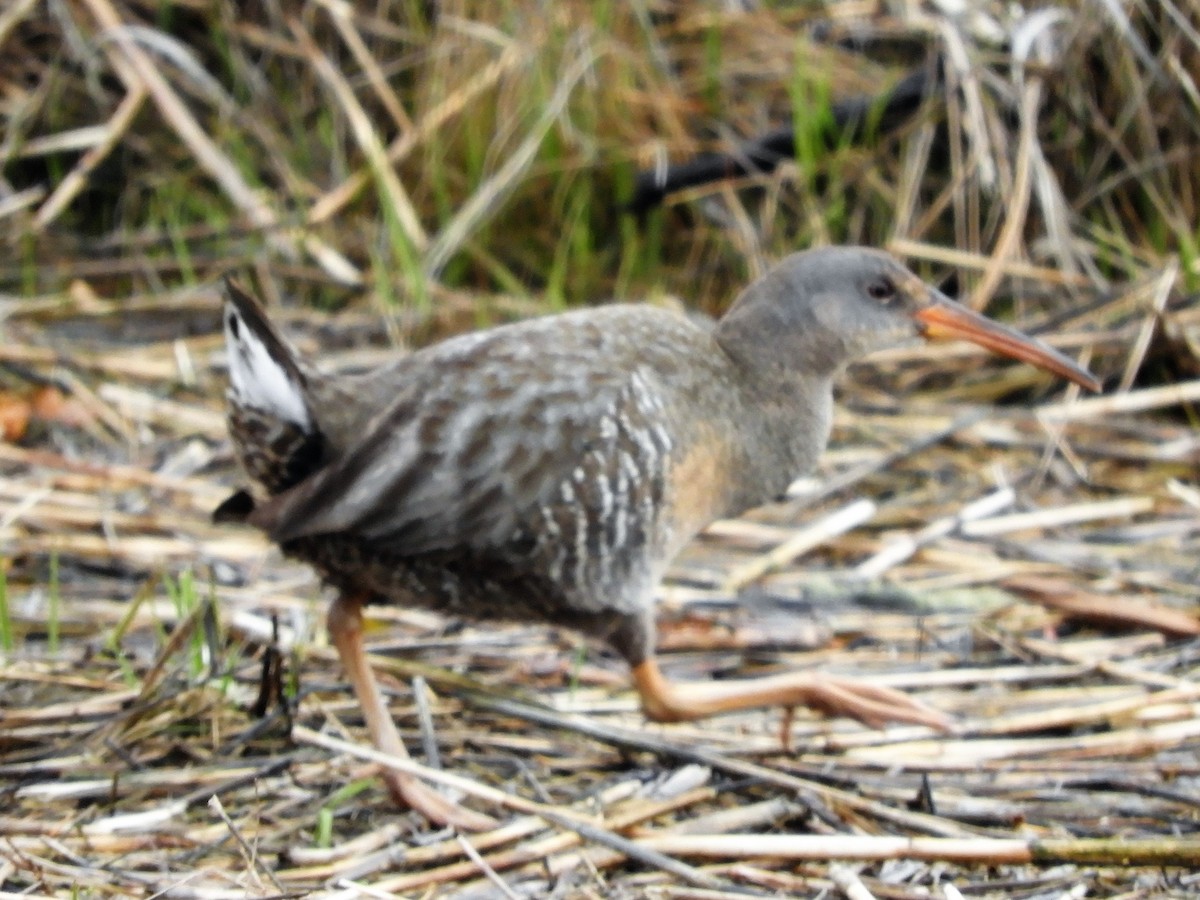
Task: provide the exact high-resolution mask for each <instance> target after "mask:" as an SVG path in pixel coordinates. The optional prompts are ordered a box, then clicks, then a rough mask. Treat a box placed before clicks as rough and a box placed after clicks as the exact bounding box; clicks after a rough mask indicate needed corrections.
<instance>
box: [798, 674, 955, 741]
mask: <svg viewBox="0 0 1200 900" xmlns="http://www.w3.org/2000/svg"><path fill="white" fill-rule="evenodd" d="M810 704H811V705H812V706H814V707H818V708H820V709H822V710H824V711H825V712H828V713H830V714H832V715H840V716H846V717H847V718H850V719H856V720H858V721H859V722H862V723H863V724H864V725H869V726H870V727H871V728H883V727H884V726H886V725H888V724H890V723H893V722H903V723H907V724H909V725H927V726H929V727H930V728H936V729H937V730H938V731H942V732H951V731H953V730H954V724H953V720H952V719H951V718H950V717H949V716H947V715H946V714H945V713H943V712H940V711H939V710H936V709H934V708H933V707H931V706H928V705H926V704H924V703H922V702H921V701H920V700H916V699H914V698H913V697H910V696H909V695H908V694H906V693H904V692H903V691H898V690H896V689H894V688H889V687H884V686H883V685H876V684H869V683H867V682H863V681H855V680H853V679H850V678H823V679H821V680H820V682H818V683H817V684H815V685H814V686H813V693H812V695H811V699H810Z"/></svg>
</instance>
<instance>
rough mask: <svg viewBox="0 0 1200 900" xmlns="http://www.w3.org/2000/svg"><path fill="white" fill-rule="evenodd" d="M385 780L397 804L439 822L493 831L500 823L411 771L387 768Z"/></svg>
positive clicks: (463, 829)
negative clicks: (458, 800) (459, 802)
mask: <svg viewBox="0 0 1200 900" xmlns="http://www.w3.org/2000/svg"><path fill="white" fill-rule="evenodd" d="M383 780H384V783H385V784H386V785H387V787H388V792H389V793H390V794H391V795H392V800H393V801H395V803H396V805H398V806H404V807H407V808H409V809H412V810H413V811H415V812H418V813H420V814H421V815H423V816H425V818H427V819H429V821H431V822H433V823H434V824H436V825H451V826H453V827H455V828H458V829H460V830H462V831H490V830H492V829H493V828H496V827H498V825H499V823H498V822H497V821H496V820H495V819H493V818H492V817H491V816H486V815H484V814H483V813H480V812H475V810H473V809H467V808H466V807H465V806H459V805H458V804H457V803H454V802H453V801H451V800H449V799H448V798H446V797H444V796H442V795H441V794H439V793H438V792H437V791H435V790H434V789H433V788H431V787H429V786H428V785H426V784H423V783H422V782H420V781H417V780H416V779H415V778H413V777H411V776H409V775H402V774H400V773H399V772H394V771H391V770H384V772H383Z"/></svg>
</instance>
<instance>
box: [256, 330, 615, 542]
mask: <svg viewBox="0 0 1200 900" xmlns="http://www.w3.org/2000/svg"><path fill="white" fill-rule="evenodd" d="M557 321H558V322H560V323H561V319H560V320H557ZM627 345H628V342H627V340H626V339H625V337H624V336H622V335H620V334H619V333H613V332H612V331H611V330H610V329H607V328H604V327H603V325H602V324H592V323H590V322H588V320H579V322H577V323H573V327H570V328H563V327H562V326H561V324H555V320H543V321H541V322H533V323H528V325H527V326H524V327H514V328H508V329H499V330H496V331H493V332H487V333H484V334H482V335H476V336H470V337H467V338H462V339H458V340H455V341H450V342H447V343H444V344H440V345H437V346H436V347H433V348H430V349H429V350H426V351H423V352H421V353H417V354H414V355H413V356H411V357H408V358H407V359H406V360H405V361H404V365H403V366H402V367H400V368H398V369H397V370H394V371H393V372H392V373H391V374H390V375H389V377H392V378H395V379H396V383H397V389H396V396H395V399H394V400H393V401H392V403H391V405H390V406H389V407H388V408H387V409H386V410H385V411H384V412H383V413H382V414H380V415H379V416H377V417H376V418H375V419H373V420H372V421H371V422H370V423H369V424H368V426H367V427H366V429H365V431H364V434H363V436H362V439H361V440H360V441H358V442H357V443H356V444H355V446H354V447H353V448H352V449H351V450H350V451H348V452H347V453H346V454H345V455H343V456H342V457H341V458H338V459H334V460H332V461H331V463H330V464H329V465H328V466H326V467H325V468H324V469H322V470H321V471H319V472H318V473H316V474H315V475H314V476H312V477H310V478H309V479H307V480H306V481H304V482H303V483H301V484H300V485H298V486H297V487H296V488H294V489H292V490H290V491H287V492H285V493H284V494H281V495H280V496H279V497H277V498H274V499H273V500H271V501H268V502H267V503H266V504H265V505H264V506H263V507H262V509H261V510H260V512H259V513H257V514H256V519H257V524H260V525H261V526H263V527H265V528H267V529H268V530H269V531H270V533H271V536H272V538H274V539H275V540H277V541H279V542H281V543H283V542H287V541H290V540H294V539H296V538H300V537H305V536H311V535H318V534H328V533H337V532H341V533H353V534H355V535H359V536H361V537H363V538H364V539H366V540H370V541H386V542H387V543H388V544H390V545H392V546H394V547H395V548H396V550H397V552H401V553H403V554H406V555H408V554H419V553H427V552H431V551H436V550H440V549H450V548H487V547H497V546H501V545H503V544H504V543H505V542H506V541H507V540H510V539H511V537H512V535H513V532H514V529H515V528H516V526H517V525H518V524H519V523H520V522H521V521H522V520H523V519H524V518H525V517H527V516H528V515H529V514H530V512H531V511H532V510H534V509H536V508H537V507H538V506H539V505H541V504H543V503H545V502H547V500H548V499H549V498H550V495H551V494H552V493H553V492H556V491H558V490H559V489H560V485H561V484H562V483H563V482H564V481H566V480H567V479H569V478H571V477H572V473H573V472H574V471H575V470H576V468H577V467H578V466H579V462H580V460H581V459H582V458H583V457H584V455H585V454H588V453H591V452H593V451H599V452H601V453H603V452H604V448H605V445H612V444H614V442H615V440H616V433H617V431H618V428H617V416H618V415H620V414H621V411H622V408H623V407H624V406H626V405H627V401H628V398H629V394H630V391H631V390H632V385H633V384H634V382H635V381H636V378H635V376H634V372H633V367H632V366H631V365H630V361H629V360H628V359H627V358H625V356H624V354H623V350H624V348H625V347H626V346H627Z"/></svg>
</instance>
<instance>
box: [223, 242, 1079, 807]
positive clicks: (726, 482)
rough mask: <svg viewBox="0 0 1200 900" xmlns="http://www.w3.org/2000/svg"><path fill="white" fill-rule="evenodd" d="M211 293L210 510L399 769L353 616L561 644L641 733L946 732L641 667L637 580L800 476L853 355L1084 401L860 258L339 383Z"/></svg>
mask: <svg viewBox="0 0 1200 900" xmlns="http://www.w3.org/2000/svg"><path fill="white" fill-rule="evenodd" d="M223 293H224V298H225V300H224V305H223V312H222V315H223V327H224V333H225V340H226V345H227V357H228V370H229V388H228V390H227V394H226V402H227V411H228V427H229V433H230V436H231V443H232V446H233V448H234V451H235V455H236V456H237V458H238V459H239V460H240V462H241V465H242V467H243V468H244V469H245V472H246V474H247V475H248V476H249V477H250V479H251V480H252V481H253V482H254V483H255V484H256V485H257V488H256V491H254V492H252V491H248V490H246V489H242V490H239V491H237V492H236V493H234V494H233V495H232V496H231V497H230V498H229V499H228V500H226V501H225V503H223V504H222V505H221V506H220V507H218V509H217V510H216V511H215V513H214V518H215V519H217V520H219V521H234V522H241V523H245V524H248V525H250V526H253V527H256V528H258V529H260V530H261V531H262V532H264V533H265V534H266V535H267V536H268V537H269V538H270V539H271V540H272V541H274V542H275V543H276V544H278V545H279V547H280V548H281V549H282V551H283V553H284V554H286V555H288V556H290V557H293V558H297V559H299V560H302V561H305V562H307V563H309V564H310V565H311V566H312V567H313V568H314V569H315V570H316V572H317V573H318V574H319V575H320V576H321V578H322V579H323V580H324V581H325V582H326V583H327V584H329V585H331V586H332V587H333V589H334V591H335V592H336V596H335V599H334V600H333V602H332V604H331V606H330V608H329V612H328V615H327V627H328V630H329V633H330V637H331V640H332V642H333V644H334V645H335V647H336V648H337V651H338V654H339V657H340V660H341V662H342V665H343V667H344V669H345V671H346V673H347V677H348V679H349V681H350V683H351V685H352V687H353V688H354V691H355V693H356V695H357V697H358V699H359V701H360V703H361V705H362V708H363V713H364V720H365V722H366V725H367V729H368V731H369V733H370V736H371V739H372V741H373V742H374V744H375V745H376V747H377V748H378V749H379V750H381V751H383V752H386V753H390V754H395V755H397V756H401V757H405V756H407V752H406V750H405V747H404V744H403V742H402V741H401V739H400V735H399V733H398V731H397V729H396V726H395V724H394V722H393V720H392V718H391V715H390V713H389V711H388V709H387V706H386V703H385V702H384V699H383V696H382V694H381V692H380V689H379V686H378V683H377V682H376V680H375V677H374V674H373V672H372V671H371V668H370V666H369V665H368V663H367V660H366V656H365V651H364V645H363V639H362V621H363V618H362V617H363V613H362V610H363V606H364V605H365V604H368V603H379V602H386V603H394V604H401V605H405V606H413V607H421V608H426V609H431V610H434V611H436V612H439V613H442V614H444V615H446V616H451V617H464V618H467V619H472V620H480V621H486V620H506V621H514V622H541V623H547V624H553V625H561V626H568V627H570V628H573V629H575V630H577V631H579V632H582V633H583V634H585V635H587V636H589V637H591V638H593V639H598V640H599V641H602V642H606V643H607V644H608V645H609V646H610V647H611V648H613V649H614V650H615V651H616V652H617V653H618V654H619V655H620V656H622V657H623V658H624V659H625V661H626V662H627V663H628V664H629V666H630V669H631V672H632V680H633V685H634V687H635V688H636V690H637V692H638V694H639V696H640V700H641V707H642V710H643V712H644V714H645V716H646V717H647V718H648V719H650V720H653V721H659V722H678V721H687V720H695V719H700V718H705V717H708V716H713V715H717V714H720V713H724V712H728V711H731V710H738V709H746V708H757V707H773V706H780V707H784V708H786V709H791V708H793V707H795V706H801V705H806V706H810V707H814V708H817V709H820V710H822V711H825V712H828V713H834V714H840V715H844V716H847V717H850V718H854V719H857V720H859V721H861V722H863V723H865V724H867V725H870V726H875V727H880V726H882V725H885V724H887V723H889V722H905V723H916V724H922V725H928V726H931V727H934V728H942V729H944V728H946V727H947V725H948V722H949V720H948V718H947V717H946V716H944V715H943V714H942V713H940V712H938V711H936V710H933V709H932V708H930V707H928V706H927V705H925V704H923V703H921V702H919V701H917V700H915V699H914V698H911V697H909V696H908V695H907V694H905V693H903V692H900V691H897V690H893V689H890V688H886V687H881V686H877V685H872V684H869V683H867V682H864V681H861V680H856V679H853V678H849V677H841V676H833V675H828V674H823V673H820V672H788V673H783V674H777V675H771V676H766V677H760V678H754V679H742V680H733V679H731V680H722V681H719V682H703V681H696V682H678V681H672V680H669V679H667V678H666V677H665V676H664V675H663V673H662V671H661V670H660V668H659V666H658V663H657V661H656V658H655V652H654V645H655V616H654V600H655V590H656V587H657V585H658V583H659V581H660V580H661V578H662V577H663V575H664V573H665V570H666V567H667V565H668V564H669V563H670V562H671V560H672V559H673V558H674V557H675V556H676V554H677V553H678V552H679V551H680V550H681V549H682V548H683V546H684V545H685V544H687V543H688V542H689V541H690V540H691V539H692V538H693V537H694V536H695V535H696V534H697V533H698V532H699V531H700V530H702V529H703V528H704V527H705V526H707V525H708V524H709V523H711V522H713V521H714V520H716V519H718V518H725V517H731V516H736V515H738V514H740V513H742V512H745V511H746V510H749V509H752V508H754V507H758V506H761V505H764V504H766V503H768V502H770V501H772V500H774V499H776V498H778V497H780V496H782V495H783V494H784V492H785V490H786V488H787V487H788V485H789V484H791V483H792V481H794V480H795V479H796V478H797V477H799V476H801V475H803V474H805V473H807V472H810V471H811V470H812V469H813V468H814V466H815V465H816V463H817V460H818V457H819V456H820V454H821V452H822V451H823V450H824V448H825V445H826V442H827V440H828V437H829V433H830V427H831V422H832V414H833V388H834V383H835V380H836V379H837V377H838V375H839V374H840V373H841V372H842V370H843V369H845V367H846V366H847V364H848V363H850V362H852V361H854V360H856V359H859V358H860V357H862V356H864V355H865V354H867V353H869V352H871V351H872V350H875V349H880V348H885V347H890V346H895V345H903V344H906V343H910V342H913V341H915V340H916V339H918V338H925V339H927V340H947V339H965V340H968V341H972V342H974V343H975V344H978V345H980V346H982V347H985V348H987V349H989V350H991V351H994V352H996V353H999V354H1002V355H1004V356H1007V357H1011V358H1014V359H1017V360H1020V361H1024V362H1026V363H1030V364H1033V365H1035V366H1037V367H1039V368H1042V369H1044V370H1046V371H1048V372H1050V373H1053V374H1055V375H1057V376H1059V377H1062V378H1065V379H1067V380H1069V381H1072V382H1074V383H1076V384H1078V385H1080V386H1082V387H1085V388H1088V389H1090V390H1094V391H1098V390H1100V388H1101V384H1100V382H1099V381H1098V380H1097V379H1096V377H1095V376H1093V375H1092V374H1091V373H1090V372H1089V371H1087V370H1086V369H1085V368H1083V367H1081V366H1080V365H1078V364H1077V363H1076V362H1074V361H1073V360H1071V359H1070V358H1069V357H1067V356H1065V355H1064V354H1062V353H1060V352H1059V351H1057V350H1054V349H1052V348H1050V347H1049V346H1046V345H1044V344H1042V343H1041V342H1039V341H1037V340H1035V339H1033V338H1031V337H1029V336H1027V335H1025V334H1023V333H1021V332H1019V331H1016V330H1014V329H1012V328H1010V327H1008V326H1005V325H1002V324H1000V323H997V322H995V321H992V320H990V319H988V318H986V317H984V316H981V315H979V314H977V313H975V312H973V311H971V310H970V309H968V308H967V307H964V306H962V305H960V304H958V303H956V302H955V301H954V300H951V299H950V298H949V297H947V296H946V295H945V294H943V293H941V292H940V291H939V290H937V289H936V288H934V287H932V286H930V285H929V284H927V283H926V282H925V281H923V280H922V279H921V278H920V277H918V276H917V275H916V274H914V273H913V272H912V271H910V270H909V269H908V268H907V267H905V266H904V265H902V264H901V263H900V262H899V261H898V260H897V259H895V258H894V257H893V256H891V255H890V254H888V253H886V252H885V251H882V250H876V249H872V248H868V247H849V246H831V247H822V248H817V249H809V250H805V251H801V252H796V253H793V254H790V255H788V256H786V257H785V258H784V259H782V260H781V261H780V262H778V263H777V264H776V265H775V266H774V267H773V268H771V269H769V270H768V271H767V272H766V273H765V274H764V275H763V276H762V277H761V278H759V279H758V280H756V281H754V282H753V283H751V284H750V285H749V286H748V287H746V288H745V289H744V290H743V291H742V292H741V293H740V295H739V296H738V297H737V298H736V299H735V300H734V301H733V303H732V304H731V305H730V307H729V308H728V311H727V312H726V313H725V314H724V315H723V316H722V317H720V318H719V319H716V320H714V319H712V318H709V317H706V316H700V315H683V314H680V313H679V312H678V311H673V310H668V309H664V308H661V307H657V306H653V305H649V304H636V303H634V304H631V303H613V304H610V305H602V306H596V307H591V308H583V309H577V310H573V311H568V312H564V313H560V314H556V315H549V316H544V317H540V318H533V319H529V320H525V321H520V322H514V323H509V324H504V325H500V326H497V327H493V328H490V329H486V330H481V331H476V332H473V333H467V334H463V335H459V336H456V337H451V338H449V339H446V340H444V341H442V342H440V343H435V344H432V345H430V346H427V347H424V348H422V349H419V350H417V351H415V352H411V353H407V354H404V355H400V356H399V357H398V358H397V359H396V360H394V361H392V362H389V363H387V364H386V365H383V366H381V367H379V368H377V369H374V370H372V371H369V372H365V373H359V374H354V375H348V374H330V373H326V372H323V371H322V370H321V369H320V368H319V367H318V366H317V365H315V364H314V363H313V362H312V361H310V360H308V359H306V358H305V357H303V356H302V355H301V354H300V353H298V352H297V350H296V348H295V347H294V346H293V345H292V344H291V343H289V341H288V340H287V338H286V337H285V336H284V335H283V334H282V333H281V332H280V331H279V330H278V329H277V328H276V327H275V325H274V324H273V323H272V322H271V321H270V319H269V318H268V317H267V315H266V313H265V311H264V308H263V307H262V306H261V305H260V304H259V303H258V301H257V300H256V299H255V298H254V297H253V296H252V295H250V294H249V293H247V292H246V291H245V290H244V289H242V288H241V287H239V286H238V285H237V284H236V283H235V282H234V281H233V280H232V279H229V278H226V279H225V281H224V290H223ZM384 778H385V781H386V783H387V786H388V787H389V789H390V791H391V793H392V795H393V796H394V798H395V799H396V800H397V801H398V802H399V803H401V804H403V805H406V806H408V807H410V808H412V809H414V810H416V811H418V812H420V813H422V814H424V815H425V816H426V817H427V818H428V819H429V820H431V821H433V822H435V823H438V824H450V825H455V826H458V827H461V828H465V829H479V828H484V827H488V825H489V824H491V820H490V818H489V817H487V816H485V815H484V814H482V813H477V812H475V811H474V810H470V809H467V808H465V807H461V806H459V805H456V804H454V803H451V802H450V801H449V800H448V799H446V798H445V797H443V796H442V795H441V794H439V793H437V792H436V791H435V790H433V789H432V788H430V787H428V786H427V785H425V784H424V783H422V782H420V781H419V780H418V779H417V778H416V777H414V776H411V775H406V774H401V773H398V772H395V771H394V770H392V771H389V772H387V773H385V774H384Z"/></svg>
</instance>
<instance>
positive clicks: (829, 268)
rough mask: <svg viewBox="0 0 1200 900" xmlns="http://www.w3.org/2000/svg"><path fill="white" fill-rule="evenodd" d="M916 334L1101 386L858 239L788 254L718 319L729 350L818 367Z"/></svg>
mask: <svg viewBox="0 0 1200 900" xmlns="http://www.w3.org/2000/svg"><path fill="white" fill-rule="evenodd" d="M915 337H923V338H925V339H926V340H966V341H971V342H972V343H975V344H978V345H980V346H981V347H986V348H987V349H988V350H991V351H993V352H994V353H999V354H1001V355H1003V356H1008V357H1011V358H1013V359H1018V360H1021V361H1023V362H1027V363H1030V364H1031V365H1034V366H1037V367H1038V368H1040V369H1045V370H1046V371H1047V372H1052V373H1053V374H1055V375H1058V376H1060V377H1062V378H1066V379H1068V380H1069V381H1073V382H1075V383H1076V384H1078V385H1081V386H1083V387H1086V388H1089V389H1091V390H1093V391H1098V390H1100V382H1099V381H1098V380H1097V379H1096V377H1095V376H1094V375H1092V374H1091V373H1090V372H1088V371H1087V370H1086V369H1084V368H1083V367H1081V366H1080V365H1078V364H1077V363H1076V362H1075V361H1074V360H1072V359H1070V358H1069V357H1067V356H1064V355H1063V354H1062V353H1059V352H1058V351H1057V350H1055V349H1053V348H1051V347H1048V346H1046V345H1045V344H1042V343H1041V342H1040V341H1037V340H1035V339H1034V338H1031V337H1029V336H1028V335H1025V334H1022V333H1021V332H1019V331H1017V330H1016V329H1013V328H1009V327H1008V326H1006V325H1001V324H1000V323H998V322H993V321H992V320H991V319H988V318H985V317H984V316H981V315H979V314H978V313H975V312H972V311H971V310H970V309H968V308H966V307H965V306H962V305H961V304H958V303H956V302H954V301H953V300H951V299H950V298H949V297H947V296H946V295H945V294H943V293H942V292H941V291H939V290H937V289H936V288H933V287H930V286H929V285H928V284H926V283H925V282H924V281H922V280H921V279H920V278H918V277H917V276H916V275H914V274H913V273H912V272H910V271H909V270H908V269H907V268H905V267H904V266H902V265H901V264H900V263H899V262H897V261H896V260H895V259H894V258H893V257H892V256H890V255H888V254H887V253H884V252H882V251H879V250H872V249H869V248H865V247H824V248H821V249H817V250H808V251H805V252H803V253H795V254H792V255H791V256H789V257H787V258H786V259H784V260H783V261H782V262H781V263H779V264H778V265H777V266H775V268H773V269H772V270H771V271H769V272H767V274H766V275H764V276H763V277H762V278H760V279H759V280H758V281H756V282H755V283H754V284H752V285H750V286H749V287H748V288H747V289H746V290H745V291H744V292H743V293H742V295H741V296H740V297H738V299H737V301H736V302H735V303H734V305H733V306H732V307H731V308H730V310H729V312H728V313H726V314H725V316H724V317H723V318H722V319H721V321H720V323H719V324H718V326H717V339H718V341H720V343H721V344H722V346H724V347H725V349H726V350H727V351H729V352H730V354H731V355H732V356H734V357H735V358H738V359H741V360H745V361H752V362H756V364H763V365H766V366H768V367H770V368H773V369H776V370H777V371H779V370H782V371H787V370H795V371H797V372H803V373H812V374H819V375H827V374H832V373H834V372H836V371H837V370H838V369H840V368H841V367H842V366H844V365H845V364H846V363H849V362H851V361H853V360H855V359H857V358H859V357H861V356H863V355H865V354H867V353H869V352H871V351H872V350H878V349H882V348H884V347H891V346H896V345H899V344H904V343H906V342H908V341H910V340H912V339H913V338H915ZM756 358H757V359H756Z"/></svg>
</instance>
